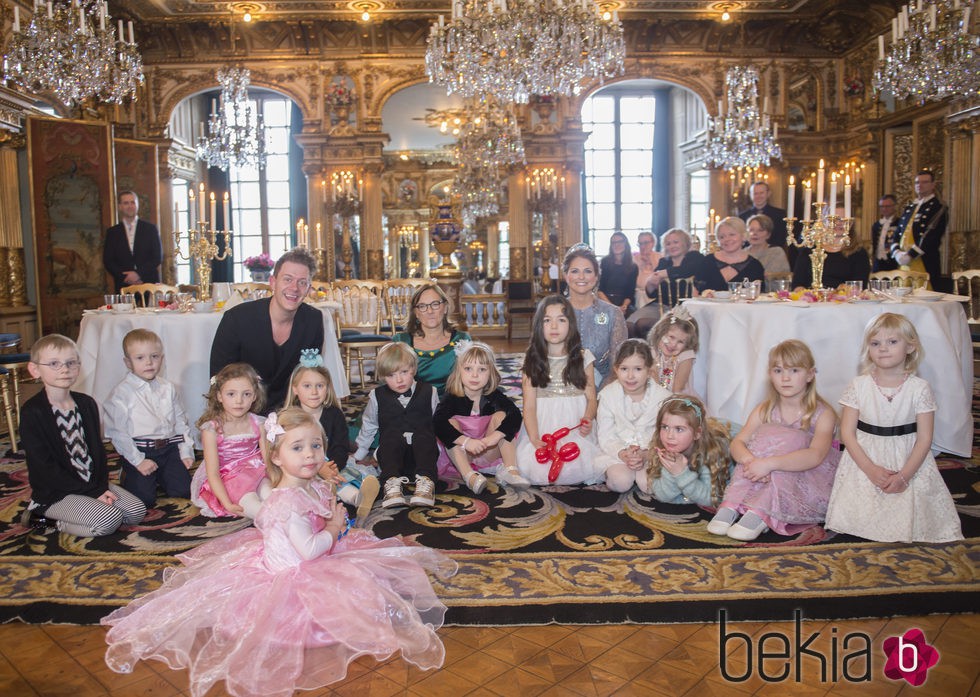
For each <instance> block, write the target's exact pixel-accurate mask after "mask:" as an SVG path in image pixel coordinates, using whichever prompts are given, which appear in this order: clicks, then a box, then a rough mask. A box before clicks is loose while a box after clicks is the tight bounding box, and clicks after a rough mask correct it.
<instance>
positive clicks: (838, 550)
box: [0, 538, 980, 625]
mask: <svg viewBox="0 0 980 697" xmlns="http://www.w3.org/2000/svg"><path fill="white" fill-rule="evenodd" d="M450 556H451V557H453V558H454V559H455V560H456V561H457V563H458V564H459V571H458V573H457V574H456V576H454V577H452V578H451V579H449V580H448V581H445V582H444V581H441V580H438V579H436V580H435V587H436V591H437V592H438V594H439V596H440V597H441V598H442V600H443V602H445V603H446V605H447V606H448V607H449V612H448V615H447V622H448V623H450V624H487V625H490V624H498V625H499V624H509V623H514V624H543V623H548V622H567V623H585V624H590V623H608V622H710V621H714V620H715V618H716V617H717V614H718V610H720V609H721V608H726V609H728V610H729V612H730V613H731V615H732V617H733V619H734V618H738V619H742V620H770V621H779V620H785V619H787V618H791V617H792V612H793V610H794V609H797V608H802V609H804V612H805V616H807V617H810V618H813V619H843V618H853V617H867V616H877V617H882V616H892V615H911V614H928V613H932V612H971V611H975V610H976V608H977V607H978V606H980V604H978V601H980V581H978V578H977V574H976V569H978V568H980V538H971V539H969V540H965V541H963V542H956V543H949V544H945V545H888V544H883V543H853V544H847V543H840V544H829V545H821V546H820V547H809V548H807V547H803V548H786V547H782V548H773V547H758V548H752V547H749V548H741V549H738V550H732V549H718V550H699V551H698V552H697V553H695V554H691V553H684V552H678V551H670V550H652V551H643V552H630V551H610V552H604V553H596V552H567V553H564V554H562V555H560V556H557V557H556V556H555V555H554V554H548V553H541V554H524V555H513V554H507V553H500V554H497V553H491V554H481V555H472V554H450ZM172 564H173V560H172V559H166V558H159V557H153V556H132V557H127V558H125V559H120V558H119V556H118V555H106V556H104V557H94V558H89V559H86V560H79V559H78V558H77V557H72V556H61V557H58V556H55V557H40V558H39V557H32V556H22V557H3V558H0V578H3V579H5V584H4V585H5V586H6V591H7V592H6V593H5V595H4V597H2V598H0V621H10V620H13V619H18V618H19V619H21V620H24V621H27V622H51V621H53V622H66V623H83V624H84V623H95V622H98V620H99V618H101V617H102V616H104V615H105V614H107V613H108V612H109V611H110V610H112V609H114V608H116V607H120V606H122V605H124V604H125V603H127V602H129V600H131V599H132V598H134V597H137V596H139V595H142V594H144V593H147V592H149V591H151V590H153V589H154V588H156V587H157V586H158V585H159V583H160V579H161V578H162V575H163V570H164V569H165V568H166V567H167V566H171V565H172Z"/></svg>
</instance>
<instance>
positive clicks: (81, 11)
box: [78, 7, 86, 36]
mask: <svg viewBox="0 0 980 697" xmlns="http://www.w3.org/2000/svg"><path fill="white" fill-rule="evenodd" d="M78 30H79V31H80V32H81V33H82V36H85V33H86V32H85V8H84V7H79V8H78Z"/></svg>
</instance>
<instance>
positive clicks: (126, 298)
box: [116, 293, 136, 307]
mask: <svg viewBox="0 0 980 697" xmlns="http://www.w3.org/2000/svg"><path fill="white" fill-rule="evenodd" d="M116 302H121V303H129V304H130V305H132V306H133V307H135V306H136V295H135V294H133V293H126V294H125V295H120V296H119V300H117V301H116Z"/></svg>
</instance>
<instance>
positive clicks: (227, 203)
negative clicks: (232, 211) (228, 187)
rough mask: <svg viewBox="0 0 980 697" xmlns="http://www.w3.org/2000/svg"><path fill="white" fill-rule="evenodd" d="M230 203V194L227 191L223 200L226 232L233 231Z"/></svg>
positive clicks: (222, 211) (222, 210) (222, 209)
mask: <svg viewBox="0 0 980 697" xmlns="http://www.w3.org/2000/svg"><path fill="white" fill-rule="evenodd" d="M230 203H231V202H230V200H229V198H228V192H227V191H226V192H225V195H224V198H223V199H222V200H221V214H222V215H223V216H224V223H225V227H224V229H225V230H231V216H230V215H229V207H230Z"/></svg>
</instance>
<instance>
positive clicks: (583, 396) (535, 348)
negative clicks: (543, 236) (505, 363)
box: [517, 295, 604, 485]
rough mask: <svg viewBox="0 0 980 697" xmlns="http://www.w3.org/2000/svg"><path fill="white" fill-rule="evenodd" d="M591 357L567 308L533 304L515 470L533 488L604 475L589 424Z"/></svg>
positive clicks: (553, 302) (557, 303)
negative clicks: (535, 306) (522, 411)
mask: <svg viewBox="0 0 980 697" xmlns="http://www.w3.org/2000/svg"><path fill="white" fill-rule="evenodd" d="M594 362H595V356H593V355H592V352H591V351H589V350H588V349H583V348H582V338H581V335H580V334H579V330H578V325H577V324H576V321H575V310H574V309H573V308H572V304H571V303H570V302H569V301H568V300H567V299H566V298H564V297H562V296H560V295H549V296H548V297H547V298H545V299H544V300H542V301H541V302H540V303H539V304H538V308H537V310H536V311H535V313H534V321H533V322H532V325H531V345H530V346H528V348H527V352H526V353H525V354H524V366H523V377H522V380H521V387H522V389H523V391H524V428H523V429H522V434H521V435H520V436H519V437H518V444H517V468H518V469H519V470H520V473H521V475H522V476H523V477H524V478H525V479H527V480H528V481H529V482H531V483H532V484H538V485H541V484H596V483H599V482H601V481H602V480H603V475H604V470H603V467H602V466H601V465H598V464H597V463H596V455H598V454H599V449H598V446H597V443H596V437H595V431H594V429H593V421H594V420H595V416H596V411H597V409H598V406H597V402H596V389H595V377H594V374H595V371H593V370H592V364H593V363H594Z"/></svg>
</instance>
